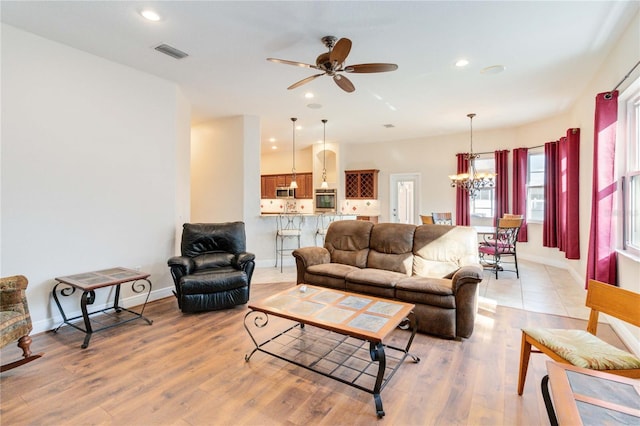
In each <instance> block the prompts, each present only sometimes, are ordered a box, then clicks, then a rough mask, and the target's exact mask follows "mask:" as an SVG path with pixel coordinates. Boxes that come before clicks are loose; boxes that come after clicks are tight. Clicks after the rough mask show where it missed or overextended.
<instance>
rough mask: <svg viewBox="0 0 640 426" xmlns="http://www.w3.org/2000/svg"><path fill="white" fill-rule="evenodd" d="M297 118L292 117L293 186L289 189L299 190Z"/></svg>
mask: <svg viewBox="0 0 640 426" xmlns="http://www.w3.org/2000/svg"><path fill="white" fill-rule="evenodd" d="M296 120H297V118H296V117H291V125H292V127H293V167H292V168H291V184H290V185H289V188H291V189H296V188H298V182H296Z"/></svg>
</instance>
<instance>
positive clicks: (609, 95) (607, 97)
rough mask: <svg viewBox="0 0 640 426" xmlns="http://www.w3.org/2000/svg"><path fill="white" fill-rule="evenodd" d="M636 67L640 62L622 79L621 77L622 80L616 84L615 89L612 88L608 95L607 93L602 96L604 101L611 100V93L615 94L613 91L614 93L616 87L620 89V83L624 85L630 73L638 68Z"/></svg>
mask: <svg viewBox="0 0 640 426" xmlns="http://www.w3.org/2000/svg"><path fill="white" fill-rule="evenodd" d="M638 65H640V61H638V62H636V64H635V65H634V66H633V68H631V70H629V72H628V73H627V74H626V75H625V76H624V77H622V80H620V82H618V84H616V87H614V88H613V89H612V90H611V91H610V92H609V93H607V94H606V95H604V98H605V99H611V93H612V92H615V91H616V89H617V88H618V87H620V85H621V84H622V83H624V81H625V80H626V79H627V78H629V76H630V75H631V73H632V72H633V71H634V70H635V69H636V68H638Z"/></svg>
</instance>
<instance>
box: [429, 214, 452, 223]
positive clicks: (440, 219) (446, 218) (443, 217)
mask: <svg viewBox="0 0 640 426" xmlns="http://www.w3.org/2000/svg"><path fill="white" fill-rule="evenodd" d="M431 217H433V223H435V224H436V225H453V218H452V216H451V212H446V213H431Z"/></svg>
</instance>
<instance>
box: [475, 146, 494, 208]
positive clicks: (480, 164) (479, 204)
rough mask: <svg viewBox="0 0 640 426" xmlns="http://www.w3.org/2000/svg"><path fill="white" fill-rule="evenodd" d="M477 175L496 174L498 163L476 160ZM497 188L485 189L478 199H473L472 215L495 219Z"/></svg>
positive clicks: (485, 159)
mask: <svg viewBox="0 0 640 426" xmlns="http://www.w3.org/2000/svg"><path fill="white" fill-rule="evenodd" d="M475 167H476V172H477V173H495V171H496V163H495V160H494V159H493V158H478V159H476V160H475ZM495 192H496V191H495V188H494V187H492V188H483V189H481V190H480V191H478V195H477V196H476V198H472V199H471V215H472V216H476V217H493V215H494V211H495V210H494V206H495V201H494V200H495Z"/></svg>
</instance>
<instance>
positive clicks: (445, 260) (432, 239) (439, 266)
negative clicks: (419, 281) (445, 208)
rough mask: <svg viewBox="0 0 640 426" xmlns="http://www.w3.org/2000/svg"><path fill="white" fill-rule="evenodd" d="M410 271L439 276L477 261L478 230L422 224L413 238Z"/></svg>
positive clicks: (415, 273)
mask: <svg viewBox="0 0 640 426" xmlns="http://www.w3.org/2000/svg"><path fill="white" fill-rule="evenodd" d="M413 254H414V259H413V274H414V275H420V276H422V277H432V278H442V277H444V276H448V275H449V274H452V273H454V272H455V271H457V270H458V268H460V267H462V266H465V265H472V264H477V263H478V234H477V232H476V231H475V230H474V229H473V228H471V227H468V226H449V225H421V226H418V228H417V229H416V232H415V236H414V239H413Z"/></svg>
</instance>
